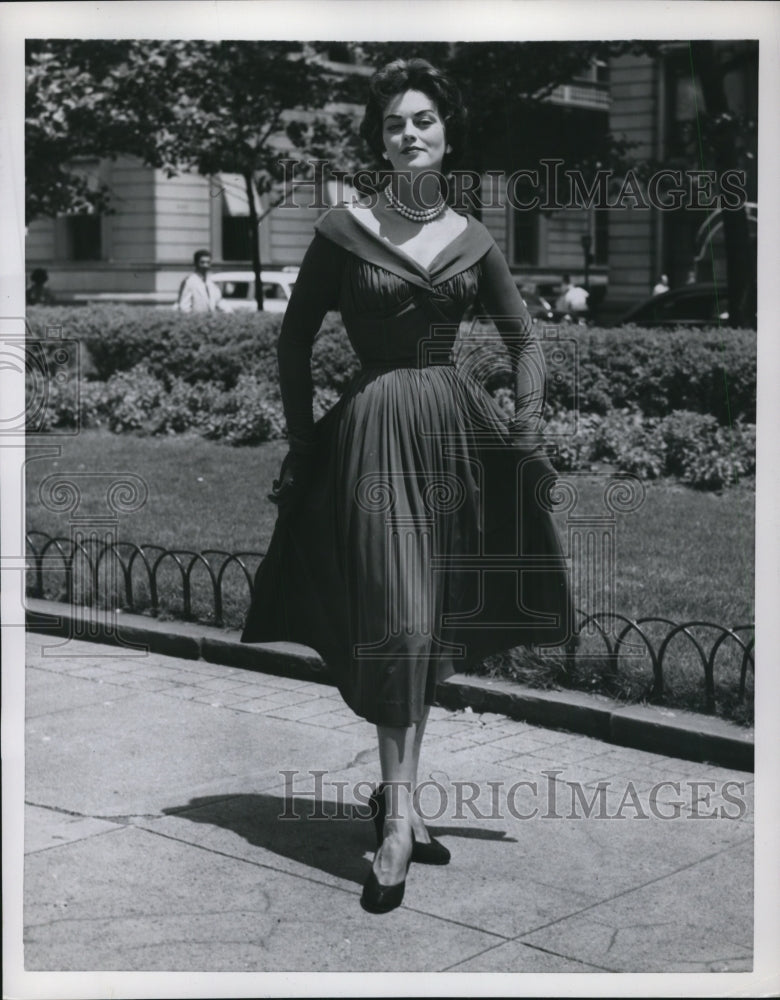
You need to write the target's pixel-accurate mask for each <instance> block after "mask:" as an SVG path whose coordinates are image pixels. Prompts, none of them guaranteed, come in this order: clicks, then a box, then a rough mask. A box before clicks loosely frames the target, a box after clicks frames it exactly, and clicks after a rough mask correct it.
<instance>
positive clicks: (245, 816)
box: [162, 792, 514, 885]
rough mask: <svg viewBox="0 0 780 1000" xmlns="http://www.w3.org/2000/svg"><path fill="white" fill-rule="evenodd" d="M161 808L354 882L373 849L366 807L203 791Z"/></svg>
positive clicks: (490, 835)
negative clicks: (201, 793)
mask: <svg viewBox="0 0 780 1000" xmlns="http://www.w3.org/2000/svg"><path fill="white" fill-rule="evenodd" d="M162 811H163V814H164V815H166V816H179V817H181V818H182V819H188V820H190V821H191V822H193V823H205V824H208V825H210V826H214V827H221V828H222V829H225V830H230V831H232V832H233V833H234V834H237V835H238V836H239V837H242V838H243V839H244V840H245V841H246V842H247V843H248V844H252V845H253V846H255V847H259V848H261V849H262V850H266V851H271V852H272V853H273V854H277V855H279V856H280V857H284V858H289V859H290V860H291V861H294V862H297V863H299V864H302V865H305V866H306V867H308V868H316V869H319V870H320V871H322V872H327V873H328V874H330V875H333V876H335V877H337V878H340V879H345V880H347V881H350V882H355V883H356V884H357V885H362V884H363V882H365V880H366V878H367V876H368V873H369V869H370V867H371V858H372V857H373V852H374V850H375V848H376V840H375V835H374V824H373V820H372V816H371V812H370V807H369V806H368V805H355V804H353V803H347V802H344V803H338V802H334V801H320V800H318V799H313V798H312V797H310V796H309V797H301V796H292V797H287V798H282V797H280V796H278V795H270V794H267V793H262V792H258V793H255V794H240V795H228V796H220V795H206V796H201V797H198V798H194V799H190V801H189V802H188V803H187V804H186V805H182V806H171V807H169V808H168V809H163V810H162ZM427 826H428V829H429V831H430V833H431V835H432V836H436V837H438V836H445V837H450V836H456V837H465V838H475V839H480V840H503V841H506V842H514V838H513V837H508V836H507V835H506V833H505V832H504V831H503V830H489V829H485V828H484V827H474V826H458V827H455V826H446V827H445V826H442V827H437V826H432V825H430V824H427Z"/></svg>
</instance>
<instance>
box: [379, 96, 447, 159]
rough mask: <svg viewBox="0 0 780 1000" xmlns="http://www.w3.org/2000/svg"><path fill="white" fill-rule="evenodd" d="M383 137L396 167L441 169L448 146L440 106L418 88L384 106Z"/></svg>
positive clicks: (389, 155)
mask: <svg viewBox="0 0 780 1000" xmlns="http://www.w3.org/2000/svg"><path fill="white" fill-rule="evenodd" d="M382 139H383V140H384V144H385V149H386V150H387V154H388V157H389V159H390V164H391V166H392V168H393V170H406V171H411V172H412V173H413V174H415V173H419V172H420V171H423V170H437V171H440V170H441V165H442V161H443V159H444V154H445V151H446V148H447V137H446V135H445V133H444V123H443V122H442V120H441V118H440V116H439V112H438V109H437V107H436V104H435V103H434V101H433V100H432V99H431V98H430V97H428V95H427V94H423V93H422V91H419V90H406V91H404V92H403V93H402V94H397V95H396V96H395V97H393V98H392V99H391V100H390V101H389V102H388V104H387V106H386V107H385V109H384V113H383V118H382Z"/></svg>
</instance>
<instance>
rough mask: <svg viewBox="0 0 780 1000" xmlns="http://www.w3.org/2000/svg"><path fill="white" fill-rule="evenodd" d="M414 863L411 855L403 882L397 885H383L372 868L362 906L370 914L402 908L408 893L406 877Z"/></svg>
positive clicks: (361, 901)
mask: <svg viewBox="0 0 780 1000" xmlns="http://www.w3.org/2000/svg"><path fill="white" fill-rule="evenodd" d="M414 844H415V840H414V833H412V853H414ZM411 863H412V858H411V855H410V856H409V860H408V861H407V862H406V871H405V872H404V877H403V881H401V882H396V884H395V885H382V884H381V883H380V881H379V879H378V878H377V877H376V875H375V874H374V869H373V868H372V869H371V871H370V872H369V875H368V878H367V879H366V881H365V884H364V886H363V893H362V895H361V897H360V905H361V906H362V907H363V909H364V910H368V912H369V913H389V912H390V911H391V910H395V909H396V907H398V906H400V905H401V903H402V902H403V899H404V892H405V891H406V876H407V875H408V874H409V866H410V865H411Z"/></svg>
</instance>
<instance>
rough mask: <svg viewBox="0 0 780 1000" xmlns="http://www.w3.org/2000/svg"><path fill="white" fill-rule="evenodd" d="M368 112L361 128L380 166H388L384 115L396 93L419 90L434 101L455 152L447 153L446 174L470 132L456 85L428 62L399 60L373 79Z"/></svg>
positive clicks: (443, 164)
mask: <svg viewBox="0 0 780 1000" xmlns="http://www.w3.org/2000/svg"><path fill="white" fill-rule="evenodd" d="M368 86H369V95H368V101H367V102H366V111H365V115H364V117H363V121H362V122H361V125H360V135H361V137H362V138H363V139H364V140H365V142H366V144H367V145H368V147H369V149H370V150H371V152H372V153H373V154H374V156H376V158H377V160H378V161H379V165H380V166H385V165H386V164H385V163H384V161H383V159H382V153H383V152H384V151H385V144H384V142H383V141H382V130H383V129H382V126H383V115H384V110H385V108H386V107H387V104H388V102H389V101H390V100H392V98H393V97H395V96H396V94H402V93H404V91H407V90H419V91H420V92H421V93H423V94H425V95H426V96H427V97H430V99H431V100H432V101H433V102H434V104H435V105H436V109H437V110H438V112H439V115H440V117H441V119H442V121H443V122H444V130H445V135H446V137H447V143H448V144H449V145H450V146H451V147H452V152H451V153H447V154H446V155H445V157H444V161H443V163H442V170H444V171H445V172H446V170H448V169H449V168H450V167H451V166H452V163H453V162H454V161H455V160H456V159H457V157H458V156H459V155H460V153H461V152H462V149H463V142H464V137H465V132H466V109H465V107H464V105H463V100H462V98H461V96H460V91H459V90H458V88H457V86H456V84H455V82H454V81H453V80H452V79H451V77H449V76H447V74H446V73H443V72H442V71H441V70H439V69H436V67H435V66H432V65H431V64H430V63H429V62H428V61H427V60H426V59H395V60H393V62H390V63H388V64H387V65H386V66H383V67H382V68H381V69H378V70H377V71H376V73H374V75H373V76H372V77H371V79H370V81H369V84H368Z"/></svg>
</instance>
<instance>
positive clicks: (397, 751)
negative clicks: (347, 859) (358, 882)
mask: <svg viewBox="0 0 780 1000" xmlns="http://www.w3.org/2000/svg"><path fill="white" fill-rule="evenodd" d="M376 731H377V737H378V739H379V762H380V764H381V767H382V781H383V783H384V784H387V785H391V786H392V787H391V789H388V790H387V791H386V792H385V795H386V798H385V802H386V803H387V813H386V816H385V827H384V839H383V840H382V843H381V845H380V847H379V848H378V850H377V852H376V854H375V855H374V874H375V875H376V877H377V880H378V882H379V884H380V885H395V884H396V883H398V882H402V881H403V879H404V878H405V877H406V869H407V866H408V862H409V858H410V856H411V853H412V812H413V810H412V793H413V791H414V787H415V786H414V782H415V780H416V779H415V759H416V758H415V749H414V745H415V736H416V731H417V726H377V727H376ZM418 753H419V751H418Z"/></svg>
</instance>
